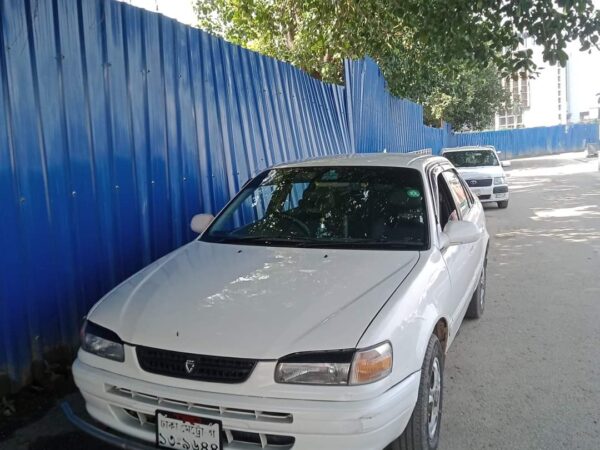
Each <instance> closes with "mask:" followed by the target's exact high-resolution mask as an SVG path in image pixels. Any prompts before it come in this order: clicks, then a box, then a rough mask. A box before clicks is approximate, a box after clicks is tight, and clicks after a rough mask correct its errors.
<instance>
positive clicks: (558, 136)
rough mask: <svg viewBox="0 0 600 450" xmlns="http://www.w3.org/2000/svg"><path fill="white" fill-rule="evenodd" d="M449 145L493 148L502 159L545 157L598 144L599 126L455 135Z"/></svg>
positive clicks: (573, 126) (539, 128) (580, 125)
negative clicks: (500, 153)
mask: <svg viewBox="0 0 600 450" xmlns="http://www.w3.org/2000/svg"><path fill="white" fill-rule="evenodd" d="M450 142H451V143H452V146H457V147H458V146H465V145H482V144H485V145H493V146H494V147H496V149H497V150H501V151H502V152H503V153H504V154H505V155H504V157H505V158H517V157H520V156H534V155H547V154H551V153H561V152H570V151H580V150H583V148H584V147H585V144H586V143H587V142H598V124H594V123H588V124H574V125H556V126H553V127H536V128H520V129H516V130H502V131H481V132H477V133H454V134H453V135H452V137H451V138H450Z"/></svg>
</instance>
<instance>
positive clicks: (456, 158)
mask: <svg viewBox="0 0 600 450" xmlns="http://www.w3.org/2000/svg"><path fill="white" fill-rule="evenodd" d="M444 156H445V157H446V158H448V159H449V160H450V162H451V163H452V164H454V165H455V166H456V167H482V166H499V165H500V163H499V162H498V158H497V157H496V153H495V152H494V151H492V150H465V151H461V152H448V153H444Z"/></svg>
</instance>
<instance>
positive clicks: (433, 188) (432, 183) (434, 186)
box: [427, 164, 444, 229]
mask: <svg viewBox="0 0 600 450" xmlns="http://www.w3.org/2000/svg"><path fill="white" fill-rule="evenodd" d="M443 171H444V168H443V167H442V166H441V165H440V164H434V165H432V166H431V167H430V168H429V170H428V171H427V176H428V178H429V192H430V194H431V199H432V203H433V214H434V216H435V224H436V225H437V227H436V228H438V229H439V226H440V198H439V189H438V182H437V179H438V176H439V175H440V174H441V173H442V172H443Z"/></svg>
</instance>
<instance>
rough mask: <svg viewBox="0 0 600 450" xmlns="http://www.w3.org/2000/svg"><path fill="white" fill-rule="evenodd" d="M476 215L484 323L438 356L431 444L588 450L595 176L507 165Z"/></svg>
mask: <svg viewBox="0 0 600 450" xmlns="http://www.w3.org/2000/svg"><path fill="white" fill-rule="evenodd" d="M509 173H510V178H509V183H510V189H511V198H510V203H509V206H508V209H505V210H501V209H497V208H496V207H495V206H492V207H489V208H486V218H487V225H488V231H489V233H490V236H491V245H490V255H489V262H488V286H487V287H488V290H487V303H486V310H485V313H484V316H483V318H482V319H481V320H479V321H465V322H464V323H463V326H462V327H461V331H460V334H459V336H458V337H457V338H456V340H455V341H454V343H453V345H452V347H451V348H450V350H449V352H448V356H447V359H446V372H445V376H446V379H445V386H444V412H443V424H442V430H441V445H440V448H441V449H444V450H465V449H488V448H493V449H544V450H550V449H590V450H593V449H600V322H599V321H600V172H598V162H597V161H590V160H588V159H586V158H585V157H584V156H583V154H566V155H560V156H552V157H544V158H532V159H527V160H518V161H513V164H512V168H511V169H510V170H509Z"/></svg>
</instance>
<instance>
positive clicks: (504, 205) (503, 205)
mask: <svg viewBox="0 0 600 450" xmlns="http://www.w3.org/2000/svg"><path fill="white" fill-rule="evenodd" d="M498 208H500V209H506V208H508V200H504V201H501V202H498Z"/></svg>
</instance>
